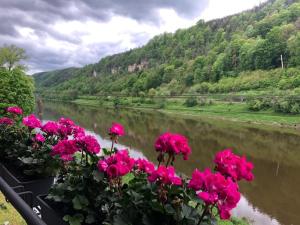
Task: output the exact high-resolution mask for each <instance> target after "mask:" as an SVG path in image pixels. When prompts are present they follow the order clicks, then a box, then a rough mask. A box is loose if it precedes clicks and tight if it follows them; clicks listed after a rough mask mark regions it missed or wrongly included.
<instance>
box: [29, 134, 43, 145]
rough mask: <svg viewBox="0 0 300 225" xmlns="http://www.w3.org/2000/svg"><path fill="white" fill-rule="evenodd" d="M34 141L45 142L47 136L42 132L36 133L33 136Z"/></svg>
mask: <svg viewBox="0 0 300 225" xmlns="http://www.w3.org/2000/svg"><path fill="white" fill-rule="evenodd" d="M32 140H33V141H36V142H41V143H43V142H45V141H46V138H45V137H44V136H43V135H42V134H36V135H35V136H34V137H33V138H32Z"/></svg>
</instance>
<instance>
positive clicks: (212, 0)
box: [200, 0, 267, 21]
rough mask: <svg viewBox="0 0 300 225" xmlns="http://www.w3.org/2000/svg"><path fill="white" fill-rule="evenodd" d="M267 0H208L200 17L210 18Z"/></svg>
mask: <svg viewBox="0 0 300 225" xmlns="http://www.w3.org/2000/svg"><path fill="white" fill-rule="evenodd" d="M266 1H267V0H209V3H208V7H207V8H206V9H205V10H204V12H203V13H202V14H201V16H200V18H202V19H204V20H206V21H207V20H212V19H216V18H222V17H225V16H228V15H232V14H235V13H238V12H241V11H244V10H247V9H251V8H252V7H254V6H257V5H259V4H260V3H263V2H266Z"/></svg>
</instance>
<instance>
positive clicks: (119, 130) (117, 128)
mask: <svg viewBox="0 0 300 225" xmlns="http://www.w3.org/2000/svg"><path fill="white" fill-rule="evenodd" d="M109 134H110V135H116V136H124V135H125V130H124V127H123V126H122V125H121V124H119V123H113V124H112V126H111V128H110V129H109Z"/></svg>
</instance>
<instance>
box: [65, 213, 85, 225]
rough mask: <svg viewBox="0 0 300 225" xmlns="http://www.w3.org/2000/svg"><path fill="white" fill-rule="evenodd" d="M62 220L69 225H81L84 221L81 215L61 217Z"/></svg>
mask: <svg viewBox="0 0 300 225" xmlns="http://www.w3.org/2000/svg"><path fill="white" fill-rule="evenodd" d="M63 220H64V221H66V222H69V224H70V225H81V223H82V222H83V220H84V217H83V215H82V214H75V215H74V216H70V215H65V216H64V217H63Z"/></svg>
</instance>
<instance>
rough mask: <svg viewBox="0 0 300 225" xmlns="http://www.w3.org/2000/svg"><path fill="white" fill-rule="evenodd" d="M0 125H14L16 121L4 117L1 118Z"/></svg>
mask: <svg viewBox="0 0 300 225" xmlns="http://www.w3.org/2000/svg"><path fill="white" fill-rule="evenodd" d="M0 124H5V125H13V124H14V121H13V120H12V119H10V118H8V117H2V118H0Z"/></svg>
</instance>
